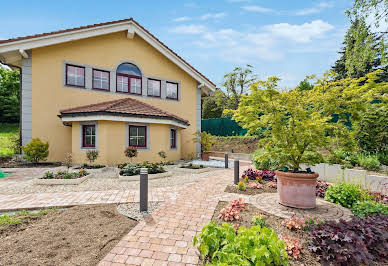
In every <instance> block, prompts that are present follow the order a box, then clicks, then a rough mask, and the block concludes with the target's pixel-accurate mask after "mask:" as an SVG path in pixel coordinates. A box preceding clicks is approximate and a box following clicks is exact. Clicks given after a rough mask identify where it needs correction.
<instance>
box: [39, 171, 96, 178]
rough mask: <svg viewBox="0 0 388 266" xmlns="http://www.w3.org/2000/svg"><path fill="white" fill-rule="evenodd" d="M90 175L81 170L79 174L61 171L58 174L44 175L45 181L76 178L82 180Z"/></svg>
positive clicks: (49, 173)
mask: <svg viewBox="0 0 388 266" xmlns="http://www.w3.org/2000/svg"><path fill="white" fill-rule="evenodd" d="M88 174H89V173H88V172H86V171H85V170H80V171H79V172H69V171H61V170H59V171H58V172H57V173H55V174H54V173H53V172H46V173H45V174H44V175H43V177H42V178H43V179H54V178H55V179H74V178H80V177H83V176H87V175H88Z"/></svg>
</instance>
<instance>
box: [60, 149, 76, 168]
mask: <svg viewBox="0 0 388 266" xmlns="http://www.w3.org/2000/svg"><path fill="white" fill-rule="evenodd" d="M62 164H63V165H64V166H66V167H67V169H69V168H70V167H71V166H72V165H73V154H72V153H71V152H67V153H66V155H65V159H64V160H63V162H62Z"/></svg>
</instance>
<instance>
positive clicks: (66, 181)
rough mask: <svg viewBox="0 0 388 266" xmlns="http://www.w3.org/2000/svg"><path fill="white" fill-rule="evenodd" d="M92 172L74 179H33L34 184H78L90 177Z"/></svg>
mask: <svg viewBox="0 0 388 266" xmlns="http://www.w3.org/2000/svg"><path fill="white" fill-rule="evenodd" d="M91 176H92V174H88V175H87V176H83V177H80V178H75V179H58V178H57V179H55V178H53V179H43V178H37V179H34V185H79V184H81V183H82V182H84V181H85V180H87V179H88V178H90V177H91Z"/></svg>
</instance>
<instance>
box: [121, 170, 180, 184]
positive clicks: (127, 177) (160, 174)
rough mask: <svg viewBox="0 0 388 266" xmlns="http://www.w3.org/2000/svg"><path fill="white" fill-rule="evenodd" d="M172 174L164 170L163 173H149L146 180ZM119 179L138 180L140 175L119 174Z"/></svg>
mask: <svg viewBox="0 0 388 266" xmlns="http://www.w3.org/2000/svg"><path fill="white" fill-rule="evenodd" d="M170 176H172V172H170V171H168V172H164V173H159V174H149V175H148V180H152V179H158V178H163V177H170ZM119 181H120V182H122V181H140V175H131V176H124V175H120V174H119Z"/></svg>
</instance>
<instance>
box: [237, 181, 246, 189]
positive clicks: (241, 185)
mask: <svg viewBox="0 0 388 266" xmlns="http://www.w3.org/2000/svg"><path fill="white" fill-rule="evenodd" d="M237 187H238V190H246V189H247V187H246V186H245V184H244V182H243V181H240V182H238V183H237Z"/></svg>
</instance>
